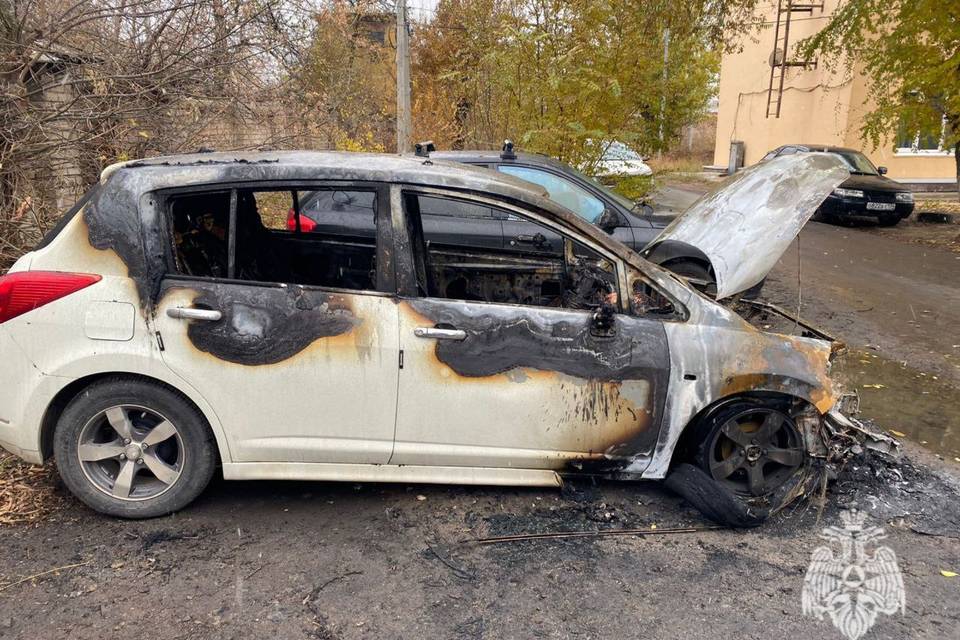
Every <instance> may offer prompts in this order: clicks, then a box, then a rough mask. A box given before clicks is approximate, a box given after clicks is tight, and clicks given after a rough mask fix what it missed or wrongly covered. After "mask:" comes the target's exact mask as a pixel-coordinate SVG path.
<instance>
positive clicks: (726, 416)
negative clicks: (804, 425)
mask: <svg viewBox="0 0 960 640" xmlns="http://www.w3.org/2000/svg"><path fill="white" fill-rule="evenodd" d="M706 426H707V429H706V430H705V431H706V432H705V433H704V436H705V437H704V438H703V439H702V440H701V441H700V443H699V444H698V446H697V449H696V455H695V460H696V462H697V464H698V465H699V466H700V468H702V469H703V470H704V471H706V472H707V473H709V474H710V477H712V478H713V479H714V480H716V481H717V482H720V483H722V484H723V485H725V486H726V487H727V488H728V489H730V490H731V491H733V492H734V493H736V494H737V495H742V496H753V497H760V496H765V495H769V494H771V493H773V492H775V491H777V490H778V489H779V488H780V487H782V486H783V485H784V484H785V483H787V482H789V481H790V480H791V479H792V478H793V477H794V476H795V475H796V474H797V472H798V471H800V470H801V468H802V467H803V465H804V463H805V461H806V451H805V449H804V446H803V437H802V436H801V434H800V430H799V429H798V428H797V425H796V423H795V422H794V421H793V419H791V417H790V416H789V415H788V414H787V413H785V412H783V411H781V410H779V409H777V408H773V407H765V406H757V405H753V404H750V403H746V404H741V403H737V404H735V405H731V406H730V407H728V408H726V409H725V410H722V411H720V412H719V413H718V414H717V415H716V416H714V417H713V418H712V419H711V420H709V422H708V424H707V425H706Z"/></svg>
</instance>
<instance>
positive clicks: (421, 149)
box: [413, 140, 437, 158]
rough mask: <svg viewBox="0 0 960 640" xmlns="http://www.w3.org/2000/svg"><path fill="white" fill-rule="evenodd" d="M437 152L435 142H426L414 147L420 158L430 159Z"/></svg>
mask: <svg viewBox="0 0 960 640" xmlns="http://www.w3.org/2000/svg"><path fill="white" fill-rule="evenodd" d="M436 150H437V147H436V146H435V145H434V144H433V140H424V141H423V142H418V143H416V144H415V145H413V152H414V153H415V154H416V155H417V156H418V157H420V158H429V157H430V154H431V153H433V152H434V151H436Z"/></svg>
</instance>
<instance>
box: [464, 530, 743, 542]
mask: <svg viewBox="0 0 960 640" xmlns="http://www.w3.org/2000/svg"><path fill="white" fill-rule="evenodd" d="M723 528H724V527H678V528H674V529H601V530H599V531H554V532H551V533H523V534H519V535H515V536H498V537H495V538H478V539H477V540H475V542H477V543H478V544H494V543H498V542H520V541H523V540H547V539H551V538H593V537H604V536H662V535H670V534H674V533H703V532H705V531H717V530H719V529H723Z"/></svg>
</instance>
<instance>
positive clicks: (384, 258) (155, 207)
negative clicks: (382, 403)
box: [141, 177, 399, 465]
mask: <svg viewBox="0 0 960 640" xmlns="http://www.w3.org/2000/svg"><path fill="white" fill-rule="evenodd" d="M311 187H313V188H312V189H311ZM318 188H343V189H355V190H363V191H374V192H375V193H376V194H377V208H376V220H377V221H378V222H377V229H376V237H375V243H376V245H375V246H376V265H377V266H376V271H377V273H376V278H377V282H376V287H377V290H357V289H344V288H338V287H329V286H318V285H299V284H295V283H283V282H272V281H258V280H243V279H240V278H237V277H234V278H229V277H227V278H221V277H208V276H192V275H188V274H182V273H180V272H179V269H178V266H177V262H176V257H175V250H174V244H173V233H174V230H173V226H172V225H173V220H172V219H171V218H170V216H169V215H168V206H169V204H168V203H169V199H170V198H171V197H174V196H184V195H191V194H198V193H209V192H231V191H234V190H241V189H242V190H251V191H256V190H264V191H267V190H270V191H287V192H289V191H294V190H316V189H318ZM232 200H234V202H235V201H236V198H233V199H232ZM141 208H142V209H145V211H144V217H145V219H146V220H148V221H150V223H151V224H152V225H154V228H155V229H156V230H157V231H158V233H155V234H147V235H148V237H147V238H146V239H145V244H146V246H145V249H146V252H147V255H155V256H161V255H162V256H163V259H162V265H163V270H164V273H163V274H162V275H160V276H159V278H158V280H157V286H156V290H155V291H153V292H151V296H150V301H149V307H150V313H148V316H149V318H150V325H151V330H153V331H154V332H155V334H156V337H157V343H158V346H159V348H160V351H161V355H162V352H165V351H166V350H167V345H166V344H165V341H164V339H163V336H162V335H161V332H160V331H159V325H160V324H162V323H158V318H157V313H158V309H159V308H160V307H161V306H162V304H163V298H164V296H165V295H166V294H167V293H168V291H169V290H170V289H175V288H184V289H191V286H192V287H196V288H197V289H200V288H201V287H208V288H217V287H226V286H229V287H245V288H248V289H251V290H255V291H264V292H268V295H269V294H271V293H274V294H275V293H276V292H278V291H287V290H289V289H291V288H293V287H297V288H298V289H299V290H302V291H305V292H310V293H314V294H320V295H325V294H329V295H330V296H361V297H364V298H377V299H386V300H389V301H390V302H389V307H390V308H394V307H395V299H396V296H397V288H396V274H397V270H396V263H395V260H394V251H393V247H394V236H393V224H392V218H393V215H392V207H391V205H390V187H389V183H386V182H382V181H353V180H350V181H344V180H323V179H308V180H304V179H284V178H282V177H281V178H276V179H263V180H255V181H244V180H225V181H223V182H216V183H205V184H199V185H186V186H183V187H170V188H164V189H158V190H156V191H153V192H150V193H149V194H146V196H145V198H144V203H143V204H142V205H141ZM231 209H232V211H231V213H230V227H229V229H228V236H227V242H228V247H230V248H229V249H228V250H229V251H235V250H236V241H235V238H236V209H235V206H232V207H231ZM381 220H382V221H383V222H382V223H381V222H379V221H381ZM268 232H270V233H279V234H284V235H287V234H290V235H295V234H297V233H300V234H302V235H303V236H304V237H305V238H309V236H310V234H309V232H292V231H287V230H279V229H269V228H268ZM229 262H230V257H229V256H228V263H229ZM395 321H396V320H395V318H391V319H388V322H389V323H390V326H391V327H393V325H394V323H395ZM167 342H169V340H168V341H167ZM312 344H313V343H311V345H312ZM309 346H310V345H308V347H306V348H309ZM306 348H305V349H306ZM305 349H304V350H305ZM396 349H397V351H398V353H397V357H396V358H393V357H391V358H390V362H389V364H387V365H385V366H387V367H390V368H391V369H393V370H396V363H397V361H398V359H399V345H397V347H396ZM295 355H299V352H297V353H295V354H294V356H295ZM294 356H290V357H291V358H292V357H294ZM281 362H282V360H281ZM226 364H229V363H227V362H224V365H226ZM166 366H168V367H169V368H170V369H171V371H173V372H174V374H176V375H177V376H179V377H181V378H183V375H182V373H181V372H179V371H177V369H176V368H174V367H173V366H171V365H170V364H169V363H166ZM184 381H185V382H186V383H187V384H190V385H191V386H193V387H194V388H195V390H196V391H197V392H198V393H199V394H200V395H201V396H204V393H203V389H201V388H199V387H197V385H195V384H194V383H193V382H190V381H189V380H187V379H186V378H184ZM293 382H295V381H293ZM206 400H207V402H208V404H210V405H211V406H212V407H213V410H214V412H216V413H218V414H220V411H218V408H217V406H216V404H214V403H212V402H211V400H210V399H206ZM390 404H391V405H392V406H393V416H392V420H391V421H390V427H391V434H392V428H393V427H395V424H396V411H395V407H396V402H395V399H394V401H393V402H392V403H390ZM220 417H221V418H222V417H223V416H220ZM223 427H224V435H225V438H226V441H227V444H228V446H229V451H230V454H231V458H232V459H231V460H230V461H229V462H231V463H240V464H260V463H268V464H274V465H275V464H277V463H289V464H297V463H309V462H311V461H310V460H295V459H293V458H291V459H289V460H287V459H283V460H280V459H277V460H250V459H249V456H248V455H245V454H244V453H243V447H241V446H239V445H238V442H237V441H236V439H235V438H234V437H233V436H232V435H231V428H230V425H229V424H228V423H224V425H223ZM388 441H389V445H387V444H386V442H387V441H385V442H384V445H383V447H382V448H383V450H382V451H380V452H379V453H378V454H377V456H378V457H377V459H376V460H369V461H368V460H361V459H357V456H354V459H344V460H314V461H313V462H320V463H328V462H335V463H359V462H367V463H373V464H383V463H385V462H387V461H388V460H389V456H390V455H392V450H393V438H392V436H391V437H390V438H389V440H388ZM371 452H372V453H373V452H375V451H374V450H373V449H371ZM362 455H363V453H362V452H361V453H360V454H359V456H362ZM224 462H225V463H226V462H228V461H226V460H225V461H224Z"/></svg>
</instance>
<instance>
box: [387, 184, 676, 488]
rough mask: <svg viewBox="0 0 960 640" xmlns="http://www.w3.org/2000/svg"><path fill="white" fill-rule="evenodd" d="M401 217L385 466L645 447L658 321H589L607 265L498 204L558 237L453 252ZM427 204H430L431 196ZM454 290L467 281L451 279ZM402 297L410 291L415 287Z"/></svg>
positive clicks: (577, 462)
mask: <svg viewBox="0 0 960 640" xmlns="http://www.w3.org/2000/svg"><path fill="white" fill-rule="evenodd" d="M420 197H423V195H422V194H419V193H415V192H412V191H411V192H406V193H405V194H404V196H403V198H397V199H396V201H397V202H402V203H403V211H402V212H395V215H397V216H400V217H403V216H406V215H407V214H412V215H411V216H410V217H409V218H407V220H406V224H405V225H403V224H399V223H398V224H395V228H400V227H403V226H405V228H406V229H407V231H408V233H409V234H410V236H411V242H410V243H409V244H407V243H404V244H407V246H413V247H414V255H413V256H411V258H410V262H411V264H412V265H413V267H412V268H413V270H414V271H415V272H416V276H417V280H418V286H417V287H416V288H415V290H416V291H418V292H420V293H419V294H416V295H410V296H409V297H407V298H405V299H402V300H401V303H400V334H399V340H400V348H401V350H402V354H403V363H404V364H403V369H402V370H401V372H400V381H399V397H398V405H397V408H398V414H397V435H396V443H395V448H394V455H393V457H392V458H391V463H392V464H430V465H445V466H476V467H498V468H507V467H512V468H528V469H562V468H565V467H568V466H571V467H573V468H588V467H590V466H591V465H594V466H596V465H604V464H606V463H607V462H608V461H609V460H610V459H628V458H632V457H636V456H637V455H640V454H643V453H648V452H649V451H651V450H652V447H653V446H654V444H655V443H656V440H657V432H658V429H659V424H660V417H661V412H662V408H663V402H664V399H665V395H666V385H667V376H668V373H669V363H668V360H669V358H668V352H667V342H666V336H665V332H664V329H663V326H662V324H661V323H660V322H658V321H654V320H646V319H643V318H635V317H631V316H627V315H623V314H617V315H616V316H614V318H613V319H612V321H611V323H610V325H609V326H603V325H602V324H600V323H598V322H597V320H596V319H595V318H594V316H595V312H596V311H597V308H598V307H599V304H600V301H601V300H604V299H606V300H613V299H615V298H616V296H617V295H618V293H619V288H620V285H619V282H620V278H619V274H618V267H617V262H616V261H615V260H612V259H610V256H607V255H605V254H602V252H599V251H598V250H597V249H596V248H595V247H592V246H590V245H589V244H588V243H586V242H585V241H583V240H581V239H577V238H575V237H573V236H571V235H567V234H566V233H565V232H564V231H563V230H562V229H559V228H556V227H553V226H551V225H548V224H545V223H544V222H543V221H539V220H537V219H536V218H534V217H532V215H531V216H524V214H523V213H522V212H521V211H520V210H518V209H516V208H514V207H512V206H510V205H505V204H504V205H503V207H502V208H503V211H504V212H505V213H509V214H510V215H516V216H521V217H524V218H525V223H527V224H530V225H533V229H532V230H533V233H534V234H535V233H542V234H543V235H544V236H545V237H559V238H562V240H561V242H560V243H559V245H560V246H559V247H558V248H556V251H554V252H551V251H550V250H549V247H548V244H549V243H548V244H543V243H541V246H537V247H533V246H531V248H530V250H529V251H527V252H521V251H519V249H518V247H516V246H514V247H510V248H506V247H505V248H504V249H503V250H499V251H495V250H490V251H485V252H478V251H476V250H472V251H470V252H469V255H464V256H458V255H456V252H455V251H454V250H453V249H452V248H451V247H446V248H444V250H443V251H434V250H433V249H432V248H431V246H430V245H429V243H424V242H423V241H422V229H420V225H419V224H418V222H417V221H416V219H415V218H416V216H415V212H416V210H417V206H416V202H415V199H417V198H420ZM433 197H439V196H437V195H436V194H433ZM451 283H465V284H451ZM413 290H414V289H411V291H413Z"/></svg>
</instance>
